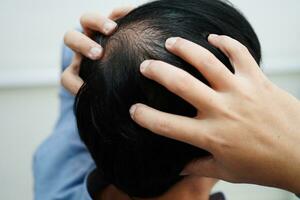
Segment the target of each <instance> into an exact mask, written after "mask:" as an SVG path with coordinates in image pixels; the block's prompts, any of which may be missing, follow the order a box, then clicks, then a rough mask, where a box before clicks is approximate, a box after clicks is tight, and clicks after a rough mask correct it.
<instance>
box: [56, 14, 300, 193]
mask: <svg viewBox="0 0 300 200" xmlns="http://www.w3.org/2000/svg"><path fill="white" fill-rule="evenodd" d="M121 10H122V9H121ZM124 10H126V9H124ZM124 10H123V11H122V12H119V15H118V16H123V15H122V13H123V14H124V13H126V11H124ZM128 10H129V9H127V12H128ZM120 13H121V14H120ZM95 15H97V14H93V15H86V16H85V17H86V19H85V20H83V21H82V23H84V24H85V25H86V26H85V25H83V27H85V30H91V32H88V31H87V35H89V34H91V33H92V32H93V31H100V32H103V30H104V29H103V28H102V27H101V24H102V25H104V24H105V23H103V20H104V21H105V20H108V19H106V18H103V17H102V18H101V17H100V16H95ZM96 18H97V19H99V21H98V20H94V19H96ZM100 18H101V20H102V21H101V20H100ZM111 18H112V19H113V17H112V16H111ZM87 21H89V22H88V23H87ZM95 23H96V24H95ZM95 27H96V28H95ZM114 30H115V29H112V30H111V33H112V32H113V31H114ZM87 35H83V34H79V33H74V32H72V31H71V32H68V33H67V34H66V35H65V42H66V45H68V46H69V47H70V48H71V49H73V50H74V51H75V52H77V56H75V58H74V61H73V62H72V64H71V65H70V66H69V67H68V68H67V69H66V70H65V72H64V74H63V76H62V84H63V85H64V86H65V87H66V88H67V89H68V90H69V91H70V92H71V93H72V94H74V95H75V94H76V93H77V92H78V89H79V88H80V87H81V85H82V83H83V81H82V80H81V78H80V77H79V76H78V72H79V64H80V59H81V56H80V54H83V55H85V56H88V57H90V58H91V59H99V58H100V57H101V55H102V54H101V52H102V51H101V50H100V51H95V50H93V48H94V47H99V45H98V44H95V42H93V41H92V40H91V39H89V38H88V36H87ZM209 42H210V43H211V44H212V45H214V46H216V47H218V48H219V49H221V50H222V51H223V52H224V53H225V54H226V55H227V56H228V57H229V59H230V61H231V63H232V65H233V66H234V68H235V71H236V73H235V74H232V73H230V71H228V70H227V68H226V67H225V66H224V65H223V64H222V63H221V62H220V61H219V60H217V59H216V58H215V57H214V56H213V55H212V54H211V53H210V52H208V51H207V50H206V49H204V48H202V47H201V46H199V45H197V44H194V43H192V42H189V41H186V40H184V39H182V38H172V39H171V40H170V39H169V40H167V42H166V48H167V49H168V50H169V51H170V52H172V53H174V54H175V55H177V56H179V57H181V58H183V59H185V60H186V61H187V62H189V63H191V64H192V65H193V66H195V67H196V68H197V69H198V70H199V72H201V73H202V74H203V75H204V76H205V77H206V79H207V80H208V81H209V82H210V84H211V85H212V87H208V86H206V85H204V84H203V83H201V82H200V81H198V80H197V79H195V78H194V77H192V76H191V75H190V74H188V73H186V72H185V71H183V70H180V69H178V68H177V67H176V66H172V65H169V64H167V63H164V62H161V61H150V62H149V61H148V62H147V61H146V62H144V63H143V64H142V65H141V73H142V74H144V75H145V76H146V77H148V78H150V79H152V80H154V81H157V82H158V83H160V84H162V85H163V86H165V87H166V88H167V89H169V90H170V91H172V92H174V93H175V94H177V95H178V96H181V97H182V98H184V99H185V100H186V101H188V102H190V103H191V104H192V105H194V106H195V107H196V108H197V109H198V111H199V112H198V115H197V117H195V118H187V117H184V116H176V115H171V114H168V113H163V112H160V111H158V110H155V109H153V108H150V107H148V106H146V105H142V104H137V105H133V107H132V108H131V109H130V113H131V116H132V118H133V120H135V121H136V122H137V123H138V124H139V125H141V126H143V127H145V128H148V129H150V130H151V131H152V132H154V133H157V134H160V135H164V136H166V137H170V138H173V139H177V140H180V141H183V142H186V143H189V144H192V145H194V146H197V147H199V148H202V149H206V150H207V151H209V152H211V153H212V155H213V156H212V157H211V158H209V159H206V160H199V161H196V162H193V163H190V164H189V165H188V166H187V167H186V169H185V170H184V171H183V172H182V173H183V174H188V175H195V174H196V175H201V176H207V177H217V178H220V179H223V180H227V181H230V182H239V183H253V184H260V185H266V186H273V187H278V188H282V189H286V190H289V191H291V192H295V193H300V182H299V180H300V167H299V166H300V147H299V143H300V133H299V130H300V102H299V100H297V99H296V98H295V97H293V96H292V95H290V94H288V93H287V92H285V91H283V90H281V89H280V88H278V87H277V86H276V85H274V84H273V83H272V82H271V81H269V80H268V79H267V77H265V75H264V74H263V73H262V72H261V70H260V69H259V67H258V66H257V64H256V62H255V61H254V59H253V58H252V56H251V55H250V53H249V51H248V50H247V49H246V48H245V47H244V46H243V45H242V44H240V43H239V42H238V41H236V40H234V39H232V38H229V37H227V36H216V35H211V36H210V37H209ZM99 49H101V47H99ZM91 52H94V53H95V52H98V54H97V55H98V56H95V55H93V56H91V55H92V54H91ZM162 66H163V67H162ZM225 127H226V128H225Z"/></svg>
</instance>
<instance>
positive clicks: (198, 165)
mask: <svg viewBox="0 0 300 200" xmlns="http://www.w3.org/2000/svg"><path fill="white" fill-rule="evenodd" d="M218 172H219V170H218V167H217V163H216V161H215V159H214V158H213V156H209V157H206V158H200V159H196V160H193V161H191V162H190V163H189V164H187V165H186V166H185V168H184V169H183V170H182V172H181V173H180V175H182V176H190V175H196V176H202V177H210V178H219V173H218Z"/></svg>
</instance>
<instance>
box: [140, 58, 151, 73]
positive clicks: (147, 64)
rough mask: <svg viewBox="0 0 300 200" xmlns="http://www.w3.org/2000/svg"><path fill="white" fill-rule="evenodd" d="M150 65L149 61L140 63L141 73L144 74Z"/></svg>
mask: <svg viewBox="0 0 300 200" xmlns="http://www.w3.org/2000/svg"><path fill="white" fill-rule="evenodd" d="M150 63H151V61H150V60H145V61H144V62H142V64H141V66H140V70H141V72H145V70H146V68H147V67H148V66H149V65H150Z"/></svg>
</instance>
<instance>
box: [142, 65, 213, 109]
mask: <svg viewBox="0 0 300 200" xmlns="http://www.w3.org/2000/svg"><path fill="white" fill-rule="evenodd" d="M141 72H142V73H143V74H144V75H145V76H146V77H147V78H150V79H152V80H155V81H156V82H158V83H159V84H161V85H163V86H164V87H166V88H167V89H168V90H170V91H171V92H173V93H174V94H176V95H178V96H180V97H182V98H183V99H185V100H186V101H187V102H189V103H191V104H192V105H193V106H194V107H196V108H199V109H201V110H209V109H211V108H214V107H215V105H214V100H215V99H216V98H215V96H216V92H215V91H214V90H212V89H211V88H210V87H208V86H207V85H205V84H204V83H202V82H201V81H199V80H198V79H196V78H195V77H193V76H192V75H190V74H189V73H187V72H186V71H184V70H182V69H180V68H178V67H175V66H172V65H170V64H167V63H165V62H162V61H154V60H146V61H144V62H143V63H142V64H141Z"/></svg>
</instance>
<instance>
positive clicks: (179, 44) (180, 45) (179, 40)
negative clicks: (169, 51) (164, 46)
mask: <svg viewBox="0 0 300 200" xmlns="http://www.w3.org/2000/svg"><path fill="white" fill-rule="evenodd" d="M184 45H185V40H184V39H182V38H181V37H178V38H177V39H176V42H175V44H174V50H175V51H182V50H183V47H184Z"/></svg>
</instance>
